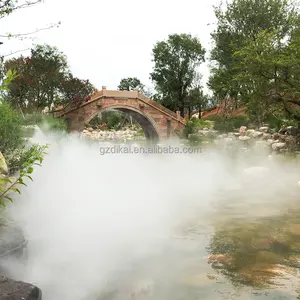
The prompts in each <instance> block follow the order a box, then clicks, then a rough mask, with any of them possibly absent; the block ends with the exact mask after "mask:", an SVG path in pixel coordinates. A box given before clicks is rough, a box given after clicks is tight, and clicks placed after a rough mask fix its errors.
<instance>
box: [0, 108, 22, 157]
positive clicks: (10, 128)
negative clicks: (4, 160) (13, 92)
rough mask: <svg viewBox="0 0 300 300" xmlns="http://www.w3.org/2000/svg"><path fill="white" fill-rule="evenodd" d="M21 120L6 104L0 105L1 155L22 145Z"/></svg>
mask: <svg viewBox="0 0 300 300" xmlns="http://www.w3.org/2000/svg"><path fill="white" fill-rule="evenodd" d="M22 142H23V140H22V120H21V118H20V116H19V115H18V113H17V112H16V111H15V110H14V109H13V108H12V107H11V106H10V105H9V104H8V103H5V102H4V103H1V104H0V151H1V152H2V153H3V155H7V154H8V153H10V152H12V151H14V150H15V149H17V148H18V147H20V146H21V145H22Z"/></svg>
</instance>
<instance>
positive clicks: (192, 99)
mask: <svg viewBox="0 0 300 300" xmlns="http://www.w3.org/2000/svg"><path fill="white" fill-rule="evenodd" d="M187 103H188V108H189V118H190V117H191V110H192V109H196V110H198V111H199V117H198V118H199V119H201V113H202V111H203V110H204V109H205V108H207V106H208V103H209V97H208V95H205V94H204V93H203V90H202V89H201V87H199V86H198V87H194V88H193V89H191V90H190V91H189V95H188V101H187Z"/></svg>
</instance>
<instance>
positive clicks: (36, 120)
mask: <svg viewBox="0 0 300 300" xmlns="http://www.w3.org/2000/svg"><path fill="white" fill-rule="evenodd" d="M22 124H23V125H25V126H28V125H38V126H39V127H40V128H41V130H44V131H66V130H67V124H66V121H65V119H63V118H54V117H52V116H50V115H42V114H32V115H26V116H25V119H24V120H23V122H22Z"/></svg>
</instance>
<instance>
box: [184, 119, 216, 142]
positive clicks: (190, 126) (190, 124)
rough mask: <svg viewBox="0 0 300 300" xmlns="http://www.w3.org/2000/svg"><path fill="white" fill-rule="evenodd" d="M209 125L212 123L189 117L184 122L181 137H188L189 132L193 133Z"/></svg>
mask: <svg viewBox="0 0 300 300" xmlns="http://www.w3.org/2000/svg"><path fill="white" fill-rule="evenodd" d="M211 126H212V123H211V122H210V121H207V120H202V119H199V118H191V119H190V120H188V121H187V123H186V126H185V128H184V130H183V133H182V137H183V138H188V135H189V134H193V133H195V132H196V131H197V130H200V129H203V128H205V127H211Z"/></svg>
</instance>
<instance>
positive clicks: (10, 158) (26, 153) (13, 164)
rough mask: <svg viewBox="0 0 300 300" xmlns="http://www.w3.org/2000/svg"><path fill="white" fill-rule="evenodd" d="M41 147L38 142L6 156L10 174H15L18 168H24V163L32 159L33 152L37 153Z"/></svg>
mask: <svg viewBox="0 0 300 300" xmlns="http://www.w3.org/2000/svg"><path fill="white" fill-rule="evenodd" d="M39 149H40V146H39V145H38V144H34V145H32V146H31V147H30V148H26V147H25V146H23V148H20V149H16V150H15V151H13V152H11V153H9V154H8V155H6V156H5V160H6V163H7V166H8V169H9V174H10V175H12V174H15V173H16V172H17V171H18V170H20V169H22V167H23V166H24V164H25V163H26V162H27V161H29V160H30V158H31V157H32V156H33V153H36V152H37V151H38V150H39Z"/></svg>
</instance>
